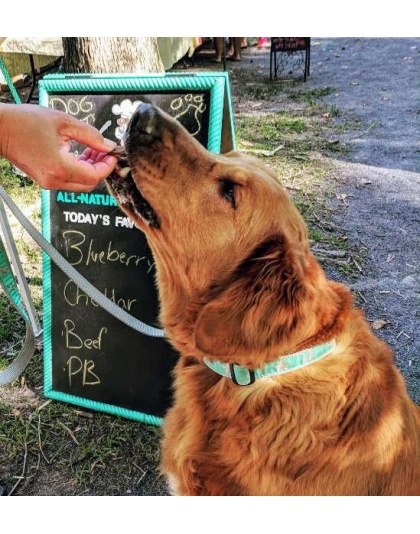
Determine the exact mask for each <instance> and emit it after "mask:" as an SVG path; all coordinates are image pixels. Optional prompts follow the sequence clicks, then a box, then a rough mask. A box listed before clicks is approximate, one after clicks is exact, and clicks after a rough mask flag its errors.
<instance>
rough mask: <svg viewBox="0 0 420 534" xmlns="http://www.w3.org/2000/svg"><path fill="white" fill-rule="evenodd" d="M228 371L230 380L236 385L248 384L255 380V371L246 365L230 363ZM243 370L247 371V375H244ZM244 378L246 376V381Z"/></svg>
mask: <svg viewBox="0 0 420 534" xmlns="http://www.w3.org/2000/svg"><path fill="white" fill-rule="evenodd" d="M235 368H236V370H235ZM229 372H230V377H231V379H232V382H233V383H234V384H235V385H236V386H250V385H251V384H253V383H254V382H255V372H254V371H251V369H248V367H242V366H240V365H236V364H235V363H230V364H229ZM245 372H246V373H247V375H248V377H244V374H245ZM237 373H238V374H237ZM246 378H248V380H247V381H245V380H246Z"/></svg>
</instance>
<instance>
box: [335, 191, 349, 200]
mask: <svg viewBox="0 0 420 534" xmlns="http://www.w3.org/2000/svg"><path fill="white" fill-rule="evenodd" d="M335 196H336V197H337V200H346V198H347V194H346V193H337V194H336V195H335Z"/></svg>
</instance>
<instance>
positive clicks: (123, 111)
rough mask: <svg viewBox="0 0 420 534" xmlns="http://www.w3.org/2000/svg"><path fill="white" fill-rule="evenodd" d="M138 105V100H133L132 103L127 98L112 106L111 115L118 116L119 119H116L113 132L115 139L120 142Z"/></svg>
mask: <svg viewBox="0 0 420 534" xmlns="http://www.w3.org/2000/svg"><path fill="white" fill-rule="evenodd" d="M140 104H141V101H140V100H134V102H132V101H131V100H130V99H129V98H125V99H124V100H122V101H121V103H120V104H114V105H113V106H112V110H111V111H112V113H113V114H114V115H120V118H119V119H117V124H118V126H117V128H116V130H115V137H116V138H117V139H120V141H121V142H122V140H123V137H124V134H125V131H126V130H127V126H128V123H129V122H130V119H131V116H132V115H133V113H134V112H135V111H136V109H137V107H138V106H139V105H140ZM121 144H122V143H121Z"/></svg>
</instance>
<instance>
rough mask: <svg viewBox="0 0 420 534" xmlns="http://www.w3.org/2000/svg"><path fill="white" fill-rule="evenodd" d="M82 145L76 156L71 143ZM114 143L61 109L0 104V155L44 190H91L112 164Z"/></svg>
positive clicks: (112, 166) (106, 174)
mask: <svg viewBox="0 0 420 534" xmlns="http://www.w3.org/2000/svg"><path fill="white" fill-rule="evenodd" d="M72 140H74V141H77V142H79V143H81V144H83V145H86V146H87V147H88V148H87V149H86V150H85V151H84V152H83V153H82V155H81V156H79V157H78V158H76V157H75V156H74V155H73V154H71V153H70V145H71V141H72ZM115 147H116V143H114V142H113V141H110V140H108V139H104V138H103V136H102V135H101V133H100V132H99V131H98V130H97V129H96V128H94V127H93V126H90V125H89V124H86V123H84V122H82V121H79V120H77V119H75V118H74V117H72V116H70V115H68V114H66V113H63V112H61V111H57V110H52V109H48V108H43V107H39V106H37V105H32V104H19V105H14V104H0V155H1V156H4V157H5V158H6V159H8V160H9V161H11V162H12V163H13V164H14V165H16V166H17V167H18V168H19V169H21V170H22V171H23V172H24V173H25V174H27V175H28V176H29V177H30V178H32V179H33V180H34V181H36V182H37V183H38V184H39V185H40V186H41V187H43V188H45V189H64V190H66V191H76V192H77V191H91V190H92V189H94V188H95V187H96V186H97V185H98V184H99V183H100V182H101V181H102V180H104V179H105V178H106V177H107V176H109V174H111V172H112V170H113V168H114V167H115V164H116V162H117V160H116V158H115V157H114V156H108V155H107V152H109V151H110V150H112V149H113V148H115Z"/></svg>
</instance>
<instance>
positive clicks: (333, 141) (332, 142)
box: [328, 139, 340, 145]
mask: <svg viewBox="0 0 420 534" xmlns="http://www.w3.org/2000/svg"><path fill="white" fill-rule="evenodd" d="M339 142H340V140H339V139H328V144H330V145H338V143H339Z"/></svg>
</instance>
